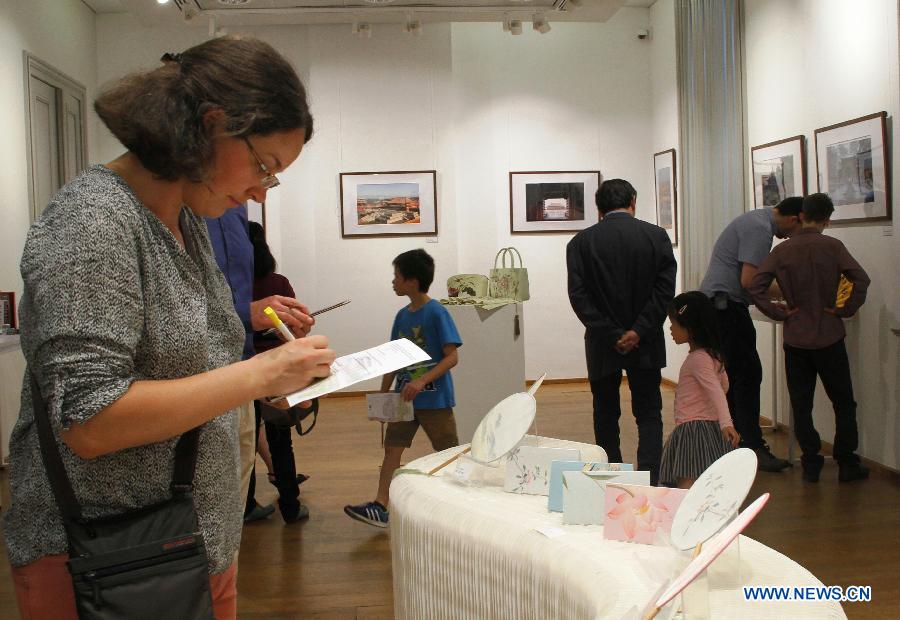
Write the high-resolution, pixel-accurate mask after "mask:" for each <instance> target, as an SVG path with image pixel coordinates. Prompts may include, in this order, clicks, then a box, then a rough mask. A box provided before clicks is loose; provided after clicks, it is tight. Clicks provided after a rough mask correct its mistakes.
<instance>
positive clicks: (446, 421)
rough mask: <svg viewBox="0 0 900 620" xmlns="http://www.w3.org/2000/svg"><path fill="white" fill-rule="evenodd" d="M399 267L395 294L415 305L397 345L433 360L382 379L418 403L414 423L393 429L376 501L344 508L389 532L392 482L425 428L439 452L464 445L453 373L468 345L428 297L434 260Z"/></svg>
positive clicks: (417, 255) (396, 329)
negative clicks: (458, 431)
mask: <svg viewBox="0 0 900 620" xmlns="http://www.w3.org/2000/svg"><path fill="white" fill-rule="evenodd" d="M393 264H394V280H393V283H392V284H393V288H394V293H395V294H396V295H397V296H406V297H409V305H407V306H405V307H403V308H401V309H400V311H399V312H397V316H396V317H395V318H394V325H393V327H392V328H391V340H396V339H398V338H407V339H409V340H411V341H412V342H413V343H415V344H416V345H418V346H419V347H421V348H422V349H424V350H425V351H426V352H427V353H428V354H429V355H430V356H431V359H430V360H428V361H425V362H422V363H420V364H415V365H413V366H410V367H408V368H404V369H403V370H400V371H398V372H396V373H389V374H386V375H384V377H383V378H382V380H381V391H382V392H387V391H389V390H390V387H391V384H392V383H393V382H394V379H395V378H396V379H397V384H396V387H395V392H397V393H398V394H400V397H401V398H402V399H403V400H405V401H412V403H413V409H414V413H415V415H414V419H413V420H412V421H409V422H389V423H388V425H387V432H386V433H385V437H384V460H383V461H382V463H381V475H380V477H379V479H378V493H377V495H376V496H375V501H372V502H366V503H365V504H359V505H355V506H352V505H351V506H344V512H345V513H346V514H347V516H349V517H351V518H353V519H356V520H358V521H362V522H364V523H368V524H369V525H374V526H376V527H383V528H386V527H387V526H388V489H389V488H390V484H391V477H392V476H393V474H394V470H395V469H397V468H398V467H399V466H400V458H401V457H402V456H403V450H405V449H406V448H408V447H410V446H411V445H412V440H413V437H414V436H415V434H416V432H417V431H418V430H419V426H421V427H422V428H423V429H425V434H426V435H428V439H430V440H431V445H432V447H434V449H435V450H436V451H441V450H446V449H448V448H452V447H454V446H457V445H459V439H458V438H457V435H456V420H455V419H454V417H453V406H454V405H455V401H454V396H453V378H452V377H451V376H450V369H451V368H453V367H454V366H456V364H457V362H458V361H459V356H458V354H457V348H458V347H460V346H461V345H462V340H461V339H460V337H459V332H457V330H456V325H455V324H454V323H453V319H452V318H451V317H450V313H449V312H447V309H446V308H444V306H442V305H441V304H440V303H438V302H437V301H435V300H433V299H431V298H430V297H429V296H428V288H429V287H430V286H431V282H432V280H434V259H433V258H431V256H429V255H428V253H427V252H425V250H410V251H408V252H404V253H403V254H400V255H399V256H398V257H397V258H395V259H394V262H393Z"/></svg>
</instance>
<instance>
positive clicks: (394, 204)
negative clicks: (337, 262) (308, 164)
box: [341, 170, 437, 239]
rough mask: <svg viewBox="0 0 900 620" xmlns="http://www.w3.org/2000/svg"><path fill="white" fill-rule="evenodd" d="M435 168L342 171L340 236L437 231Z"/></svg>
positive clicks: (428, 232) (407, 234)
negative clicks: (401, 170) (402, 170)
mask: <svg viewBox="0 0 900 620" xmlns="http://www.w3.org/2000/svg"><path fill="white" fill-rule="evenodd" d="M435 181H436V173H435V171H434V170H416V171H411V172H342V173H341V236H342V237H344V238H345V239H346V238H353V237H390V236H416V235H419V236H431V235H436V234H437V187H436V183H435Z"/></svg>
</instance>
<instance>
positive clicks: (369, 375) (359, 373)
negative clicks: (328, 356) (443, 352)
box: [285, 338, 431, 407]
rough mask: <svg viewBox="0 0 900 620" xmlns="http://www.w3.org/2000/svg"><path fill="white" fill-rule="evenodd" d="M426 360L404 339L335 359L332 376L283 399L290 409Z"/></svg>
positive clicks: (426, 356)
mask: <svg viewBox="0 0 900 620" xmlns="http://www.w3.org/2000/svg"><path fill="white" fill-rule="evenodd" d="M429 359H431V356H430V355H428V353H426V352H425V351H423V350H422V349H420V348H419V347H417V346H416V345H414V344H413V343H412V342H410V341H409V340H407V339H406V338H400V339H399V340H392V341H390V342H386V343H384V344H382V345H379V346H377V347H372V348H371V349H366V350H365V351H360V352H359V353H352V354H350V355H344V356H341V357H339V358H337V359H336V360H334V363H333V364H332V365H331V375H329V376H328V377H326V378H324V379H322V380H321V381H317V382H315V383H313V384H312V385H310V386H309V387H306V388H304V389H302V390H300V391H299V392H294V393H293V394H288V395H287V396H285V398H286V399H287V402H288V404H289V405H290V406H291V407H293V406H294V405H296V404H298V403H301V402H303V401H305V400H310V399H313V398H318V397H319V396H324V395H325V394H330V393H331V392H336V391H337V390H340V389H343V388H345V387H349V386H351V385H353V384H355V383H359V382H360V381H365V380H367V379H374V378H375V377H380V376H381V375H384V374H387V373H389V372H394V371H395V370H400V369H401V368H406V367H407V366H411V365H413V364H415V363H417V362H424V361H425V360H429Z"/></svg>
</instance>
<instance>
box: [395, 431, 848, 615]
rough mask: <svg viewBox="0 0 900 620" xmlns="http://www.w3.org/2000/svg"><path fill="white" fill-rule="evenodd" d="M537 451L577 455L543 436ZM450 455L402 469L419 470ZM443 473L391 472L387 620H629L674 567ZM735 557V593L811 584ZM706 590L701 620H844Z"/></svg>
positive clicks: (784, 564)
mask: <svg viewBox="0 0 900 620" xmlns="http://www.w3.org/2000/svg"><path fill="white" fill-rule="evenodd" d="M540 445H542V446H554V447H556V446H558V447H586V446H584V444H579V443H575V442H567V441H561V440H555V439H543V438H542V439H541V443H540ZM459 450H460V448H453V449H451V450H447V451H444V452H440V453H437V454H433V455H430V456H427V457H424V458H421V459H418V460H416V461H413V462H412V463H410V464H409V465H408V466H407V467H408V468H414V469H419V470H422V471H429V470H430V469H432V468H434V467H436V466H437V465H439V464H440V463H442V462H443V461H445V460H446V459H447V458H449V457H450V456H452V455H453V454H454V453H455V452H457V451H459ZM451 468H452V466H451ZM451 468H448V469H445V470H444V472H441V474H438V475H436V476H431V477H429V476H422V475H416V474H402V475H399V476H397V477H396V478H394V481H393V483H392V484H391V526H390V528H391V549H392V555H393V573H394V610H395V616H396V617H397V618H401V619H407V618H408V619H411V620H424V619H429V618H447V619H448V620H449V619H452V620H458V619H462V618H516V619H520V618H535V619H537V618H540V619H541V620H550V619H556V618H559V619H566V620H568V619H576V618H614V619H616V620H618V619H620V618H633V617H635V612H634V611H631V610H632V608H633V607H636V608H638V609H642V608H643V607H644V605H645V604H646V603H647V601H649V600H650V597H651V596H652V594H653V593H654V592H656V591H657V590H658V589H659V587H660V586H661V585H662V584H663V583H664V582H666V581H668V579H670V578H671V577H672V576H674V575H673V572H674V571H675V570H676V567H675V565H676V563H678V562H684V561H685V560H684V559H681V560H679V559H678V557H677V556H676V554H675V552H674V550H671V549H668V548H663V547H653V546H649V545H639V544H630V543H623V542H618V541H606V540H604V539H603V527H602V526H597V525H589V526H584V525H563V523H562V515H561V514H560V513H550V512H548V511H547V498H546V497H545V496H533V495H515V494H512V493H505V492H503V489H502V485H501V486H480V487H479V486H466V485H463V484H461V483H459V482H456V481H454V480H453V479H452V478H451V476H450V469H451ZM498 473H499V472H498ZM544 526H552V527H555V528H559V529H561V530H564V531H565V534H564V535H562V536H559V537H556V538H548V537H547V536H545V535H544V534H541V533H539V532H538V531H536V529H535V528H539V527H544ZM732 557H736V556H732ZM740 559H741V569H740V570H741V583H742V584H743V585H777V586H821V585H822V584H821V582H820V581H819V580H818V579H816V578H815V577H814V576H813V575H812V574H811V573H810V572H809V571H807V570H806V569H805V568H803V567H802V566H800V565H799V564H797V563H796V562H794V561H793V560H791V559H790V558H788V557H785V556H784V555H782V554H780V553H778V552H777V551H775V550H773V549H770V548H768V547H766V546H765V545H762V544H760V543H758V542H756V541H754V540H753V539H750V538H747V537H745V536H742V537H741V539H740ZM667 569H668V572H667ZM716 581H717V579H716V573H715V571H711V572H710V578H709V583H710V596H709V601H710V603H709V605H710V612H711V617H712V618H727V619H728V620H735V619H737V618H754V619H757V618H786V617H790V618H816V619H823V618H845V617H846V616H845V615H844V612H843V610H842V609H841V607H840V605H839V604H838V603H835V602H745V601H744V600H743V596H742V593H741V590H740V588H739V587H738V585H737V583H735V582H732V583H731V584H730V585H728V586H727V587H722V584H721V583H719V584H717V583H716Z"/></svg>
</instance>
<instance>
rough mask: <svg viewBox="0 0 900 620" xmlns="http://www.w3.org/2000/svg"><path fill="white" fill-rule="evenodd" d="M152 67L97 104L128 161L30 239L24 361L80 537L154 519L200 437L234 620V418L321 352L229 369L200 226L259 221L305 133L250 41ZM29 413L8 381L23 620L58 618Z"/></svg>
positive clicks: (283, 350)
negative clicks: (100, 522) (261, 205)
mask: <svg viewBox="0 0 900 620" xmlns="http://www.w3.org/2000/svg"><path fill="white" fill-rule="evenodd" d="M164 60H165V61H166V62H164V64H163V65H162V66H161V67H158V68H156V69H154V70H150V71H145V72H141V73H136V74H133V75H129V76H127V77H125V78H123V79H122V80H120V81H119V82H117V83H116V84H114V85H113V86H111V87H110V88H109V89H107V90H106V91H105V92H103V93H102V94H101V95H100V96H99V98H98V99H97V101H96V102H95V109H96V111H97V114H98V115H99V116H100V118H101V120H102V121H103V122H104V124H106V126H107V127H108V128H109V129H110V131H111V132H112V133H113V134H114V135H115V136H116V137H117V138H118V139H119V141H120V142H121V143H122V144H123V145H124V147H125V148H126V152H125V153H124V154H123V155H121V156H120V157H118V158H116V159H114V160H113V161H111V162H109V163H107V164H106V165H97V166H93V167H91V168H89V169H88V170H86V171H85V172H84V173H82V174H81V175H80V176H78V177H77V178H76V179H74V180H73V181H71V182H70V183H68V184H67V185H65V186H64V187H63V188H62V189H61V190H60V191H59V192H58V193H57V194H56V196H55V197H54V198H53V200H52V201H51V202H50V205H49V206H48V207H47V209H46V210H45V211H44V213H43V215H42V216H41V217H40V218H39V220H38V221H36V222H35V224H34V225H33V226H32V228H31V230H30V231H29V234H28V239H27V241H26V244H25V250H24V254H23V256H22V263H21V270H22V277H23V280H24V285H25V290H24V295H23V298H22V303H21V306H20V313H21V317H22V348H23V352H24V354H25V358H26V361H27V364H28V370H29V372H30V373H31V374H33V375H34V377H35V378H36V380H37V383H38V385H39V386H40V393H41V394H40V396H41V397H42V399H43V401H44V402H45V403H46V409H47V412H48V415H49V417H50V421H51V428H52V430H53V434H54V437H55V439H56V442H57V444H58V446H59V451H60V453H61V456H62V460H63V463H64V465H65V469H66V471H67V472H68V475H69V477H70V479H71V481H72V487H73V489H74V491H75V495H76V496H77V499H78V501H79V502H80V504H81V506H82V509H83V512H84V516H85V517H86V518H88V519H93V518H97V517H103V516H108V515H115V514H120V513H123V512H126V511H129V510H134V509H137V508H140V507H144V506H148V505H151V504H154V503H158V502H161V501H164V500H166V499H167V498H168V497H169V495H170V489H169V485H170V482H171V480H172V471H173V469H172V468H173V459H174V457H173V452H174V446H175V443H176V441H177V439H178V437H179V436H180V435H181V434H183V433H185V432H187V431H189V430H190V429H193V428H195V427H199V428H200V436H199V447H198V452H197V463H196V471H195V475H194V504H195V509H196V512H197V518H198V522H199V527H200V530H201V532H202V534H203V536H204V538H205V543H206V552H207V558H208V565H209V573H210V587H211V592H212V597H213V605H214V609H215V612H216V617H217V618H233V617H235V613H236V591H235V574H236V567H235V561H234V559H235V557H236V553H237V550H238V546H239V543H240V531H241V523H242V519H241V517H242V515H241V512H242V498H240V497H239V488H238V487H239V480H238V478H239V467H238V444H237V441H238V437H237V418H236V413H235V409H236V408H237V407H238V406H240V405H241V404H243V403H247V402H249V401H252V400H254V399H258V398H262V397H265V396H268V395H274V394H284V393H288V392H291V391H294V390H297V389H299V388H301V387H303V386H305V385H307V384H309V383H310V382H311V381H312V380H313V379H314V378H316V377H323V376H327V375H328V373H329V366H330V363H331V362H332V361H333V360H334V353H333V352H332V351H331V350H329V349H328V348H327V347H328V343H327V340H326V339H325V338H324V337H323V336H313V337H307V338H301V339H298V340H295V341H293V342H290V343H287V344H285V345H284V346H281V347H278V348H276V349H273V350H271V351H268V352H265V353H263V354H260V355H257V356H255V357H253V358H251V359H248V360H246V361H239V360H240V359H241V349H242V345H243V342H244V327H243V325H242V323H241V321H240V320H239V319H238V317H237V316H236V314H235V312H234V308H233V305H232V299H231V294H230V292H229V289H228V286H227V284H226V282H225V279H224V277H223V276H222V273H221V272H220V270H219V268H218V267H217V265H216V262H215V259H214V257H213V253H212V250H211V247H210V242H209V237H208V232H207V229H206V226H205V224H204V222H203V219H202V218H203V217H218V216H220V215H222V214H223V213H225V212H226V211H227V210H228V209H231V208H233V207H237V206H238V205H240V204H241V203H243V202H245V201H247V200H249V199H252V200H255V201H257V202H264V201H265V197H266V192H267V191H268V190H270V189H272V188H274V187H276V186H277V185H278V179H277V178H276V176H275V175H276V174H277V173H279V172H281V171H283V170H284V169H285V168H287V167H288V166H289V165H291V164H292V163H293V162H294V161H295V160H296V159H297V157H298V156H299V155H300V151H301V150H302V148H303V146H304V144H305V143H306V142H307V141H308V140H309V139H310V137H311V135H312V118H311V116H310V113H309V108H308V106H307V102H306V93H305V90H304V88H303V85H302V84H301V82H300V80H299V79H298V77H297V75H296V73H295V72H294V70H293V68H292V67H291V66H290V64H289V63H288V62H287V61H286V60H285V59H284V58H283V57H282V56H281V55H280V54H278V53H277V52H276V51H275V50H274V49H272V48H271V47H270V46H269V45H268V44H266V43H263V42H261V41H258V40H254V39H240V38H234V37H224V38H219V39H214V40H211V41H207V42H206V43H203V44H201V45H198V46H196V47H193V48H191V49H189V50H187V51H186V52H184V53H183V54H180V55H167V56H166V57H165V58H164ZM284 320H285V321H288V320H290V321H291V322H297V321H298V317H297V316H293V317H288V316H287V315H285V316H284ZM300 320H302V323H303V324H305V325H309V324H311V323H312V319H311V318H310V317H307V316H305V314H303V316H302V317H300ZM36 397H37V395H35V394H32V391H31V388H30V382H29V378H28V377H26V380H25V385H24V389H23V396H22V407H21V411H20V415H19V419H18V422H17V423H16V426H15V428H14V430H13V434H12V439H11V442H10V444H11V459H10V460H11V474H10V482H11V487H12V500H13V502H12V508H11V509H10V511H9V513H8V514H7V515H6V521H5V528H4V533H5V537H6V544H7V549H8V553H9V559H10V562H11V564H12V565H13V579H14V582H15V589H16V596H17V599H18V602H19V606H20V610H21V612H22V615H23V616H24V617H30V618H74V617H76V609H75V602H74V595H73V590H72V582H71V579H70V577H69V575H68V573H67V569H66V560H67V559H68V558H67V555H66V553H67V542H66V534H65V531H64V528H63V523H62V519H61V516H60V510H59V506H57V504H56V501H55V500H54V496H53V493H52V492H51V489H50V486H49V483H48V479H47V474H46V471H45V469H44V466H43V463H42V460H41V451H40V445H39V441H38V434H37V429H36V425H35V421H34V420H35V419H34V413H33V401H34V399H35V398H36Z"/></svg>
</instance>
